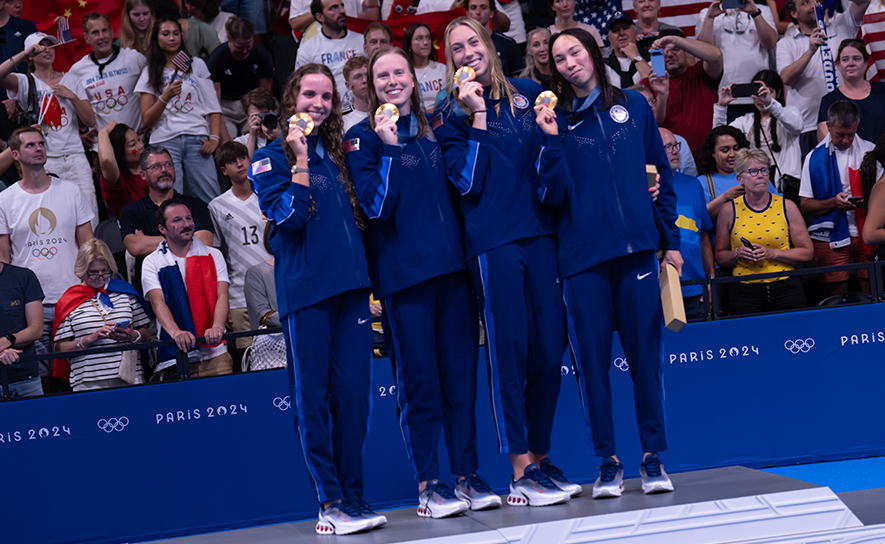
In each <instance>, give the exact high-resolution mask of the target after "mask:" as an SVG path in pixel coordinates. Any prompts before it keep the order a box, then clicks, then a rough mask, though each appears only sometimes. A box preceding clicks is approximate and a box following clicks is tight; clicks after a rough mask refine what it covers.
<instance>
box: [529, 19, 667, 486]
mask: <svg viewBox="0 0 885 544" xmlns="http://www.w3.org/2000/svg"><path fill="white" fill-rule="evenodd" d="M550 58H551V59H552V61H553V63H554V66H555V68H556V70H555V71H554V72H553V82H554V86H555V87H556V88H557V89H558V90H559V92H558V94H559V96H560V100H559V102H558V104H559V105H560V106H561V107H557V108H556V109H555V110H554V109H552V108H550V107H547V106H544V105H538V106H535V114H536V116H537V117H536V121H537V124H538V126H539V127H540V128H541V131H542V132H543V133H544V144H543V147H542V148H541V152H540V155H538V156H537V163H536V164H537V170H538V174H539V187H538V196H539V197H540V199H541V201H543V202H545V203H547V204H550V205H552V206H556V207H557V216H558V219H559V229H558V252H559V253H558V261H559V272H560V277H561V278H562V291H563V298H564V300H565V305H566V311H567V312H568V320H569V328H568V331H569V332H568V339H569V344H570V346H571V353H572V357H573V358H574V362H575V368H576V369H577V372H576V376H578V388H579V391H580V393H581V402H582V404H583V408H584V417H585V419H586V421H587V427H588V432H589V434H590V436H591V437H592V444H591V448H592V450H593V453H594V455H599V456H601V457H602V458H603V460H602V465H601V466H600V467H599V477H598V478H597V480H596V482H595V483H594V485H593V498H594V499H595V498H603V497H619V496H621V493H622V492H623V490H624V484H623V477H624V467H623V465H622V464H621V462H620V461H619V460H618V457H617V455H616V449H615V433H614V425H613V422H612V400H611V383H610V382H609V368H610V367H611V364H610V361H611V360H612V333H613V331H614V327H615V323H617V328H618V332H619V334H620V338H621V345H622V346H623V348H624V353H625V354H626V356H627V360H628V361H630V376H631V377H632V378H633V395H634V397H635V402H636V419H637V426H638V427H639V438H640V442H641V444H642V449H643V451H644V454H643V457H642V462H641V464H640V465H639V473H640V475H641V477H642V489H643V491H644V492H645V493H659V492H666V491H672V490H673V484H672V483H671V482H670V479H669V478H668V477H667V473H666V472H665V471H664V467H663V464H662V463H661V461H660V459H659V457H658V453H660V452H662V451H665V450H666V449H667V431H666V427H665V422H664V383H663V375H662V353H663V352H662V346H661V335H662V331H663V309H662V306H661V292H660V287H659V283H658V270H659V264H658V259H657V255H656V252H657V251H658V250H662V251H663V264H664V265H672V266H673V267H675V269H676V272H677V273H679V274H681V273H682V256H681V255H680V253H679V230H678V228H677V227H676V217H677V214H676V193H675V191H674V189H673V185H672V178H673V172H672V170H671V169H670V162H669V160H668V157H667V153H666V151H665V150H664V144H663V142H662V141H661V135H660V132H659V131H658V126H657V123H656V122H655V118H654V113H653V112H652V110H651V107H650V106H649V104H648V102H647V101H646V99H645V97H644V96H642V95H641V94H639V93H638V92H636V91H630V90H623V91H622V90H620V89H618V88H616V87H614V86H613V85H612V84H611V83H610V82H609V80H608V78H607V77H606V71H605V63H604V61H603V58H602V53H601V52H600V50H599V47H598V46H597V45H596V40H595V39H594V38H593V36H592V35H591V34H590V33H588V32H586V31H584V30H581V29H570V30H565V31H563V32H560V33H559V34H557V35H555V36H553V40H552V41H551V42H550ZM613 136H614V137H615V138H617V140H616V141H617V144H618V145H612V146H608V145H596V146H594V145H591V146H588V145H587V142H605V141H609V140H610V139H611V138H612V137H613ZM646 165H654V166H655V167H656V168H657V171H658V175H659V183H660V193H659V194H658V196H657V199H656V200H654V201H653V200H652V196H651V195H650V194H649V191H650V189H648V185H647V179H648V178H647V174H646ZM588 172H593V176H592V177H588V176H587V173H588ZM602 231H605V232H607V233H608V234H607V235H606V236H605V237H600V236H599V235H598V233H599V232H602ZM589 240H592V241H593V242H592V248H591V244H588V241H589Z"/></svg>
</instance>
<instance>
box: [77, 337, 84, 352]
mask: <svg viewBox="0 0 885 544" xmlns="http://www.w3.org/2000/svg"><path fill="white" fill-rule="evenodd" d="M82 341H83V339H82V338H77V349H78V350H84V349H86V348H84V347H83V344H81V343H80V342H82Z"/></svg>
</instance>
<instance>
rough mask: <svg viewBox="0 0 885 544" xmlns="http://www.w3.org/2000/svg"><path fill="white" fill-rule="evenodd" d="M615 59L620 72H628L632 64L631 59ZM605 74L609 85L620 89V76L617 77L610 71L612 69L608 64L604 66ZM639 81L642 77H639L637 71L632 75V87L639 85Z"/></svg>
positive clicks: (615, 73)
mask: <svg viewBox="0 0 885 544" xmlns="http://www.w3.org/2000/svg"><path fill="white" fill-rule="evenodd" d="M615 58H616V59H618V64H620V65H621V71H622V72H626V71H627V70H629V69H630V65H631V64H632V63H633V59H622V58H621V57H617V56H616V57H615ZM605 74H606V75H607V76H608V81H609V83H611V84H612V85H614V86H615V87H618V88H620V87H621V76H619V75H618V73H617V72H615V71H614V70H612V67H611V66H609V65H608V64H606V65H605ZM641 80H642V76H641V75H639V72H638V71H637V72H636V73H635V74H633V84H634V85H635V84H637V83H639V82H640V81H641Z"/></svg>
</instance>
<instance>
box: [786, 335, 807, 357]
mask: <svg viewBox="0 0 885 544" xmlns="http://www.w3.org/2000/svg"><path fill="white" fill-rule="evenodd" d="M813 347H814V339H813V338H806V339H805V340H802V339H801V338H800V339H799V340H787V341H786V342H784V349H786V350H787V351H789V352H790V353H792V354H794V355H795V354H797V353H800V352H801V353H808V352H809V351H811V348H813Z"/></svg>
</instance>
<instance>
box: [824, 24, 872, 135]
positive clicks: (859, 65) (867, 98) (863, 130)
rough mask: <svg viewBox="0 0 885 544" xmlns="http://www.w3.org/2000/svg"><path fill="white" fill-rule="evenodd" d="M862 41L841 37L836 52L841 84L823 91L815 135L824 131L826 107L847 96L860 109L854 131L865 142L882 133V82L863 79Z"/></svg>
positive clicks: (866, 56) (864, 49)
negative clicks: (827, 91)
mask: <svg viewBox="0 0 885 544" xmlns="http://www.w3.org/2000/svg"><path fill="white" fill-rule="evenodd" d="M869 58H870V54H869V53H867V47H866V44H864V42H863V41H862V40H855V39H850V40H843V41H842V43H841V44H840V45H839V54H838V55H837V56H836V68H838V69H839V73H840V74H842V84H841V85H839V86H838V87H836V89H835V90H833V91H832V92H829V93H827V94H825V95H824V97H823V99H821V101H820V110H819V111H818V115H817V139H818V140H823V139H824V136H826V135H827V111H829V109H830V106H831V105H833V103H835V102H838V101H839V100H850V101H852V102H854V103H855V105H857V109H858V111H860V124H859V125H858V126H857V135H858V136H860V137H861V138H863V139H864V140H866V141H868V142H877V141H879V136H881V135H882V134H885V83H881V82H878V81H872V82H870V81H867V80H866V78H865V77H864V74H865V73H866V70H867V61H868V60H869Z"/></svg>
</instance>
